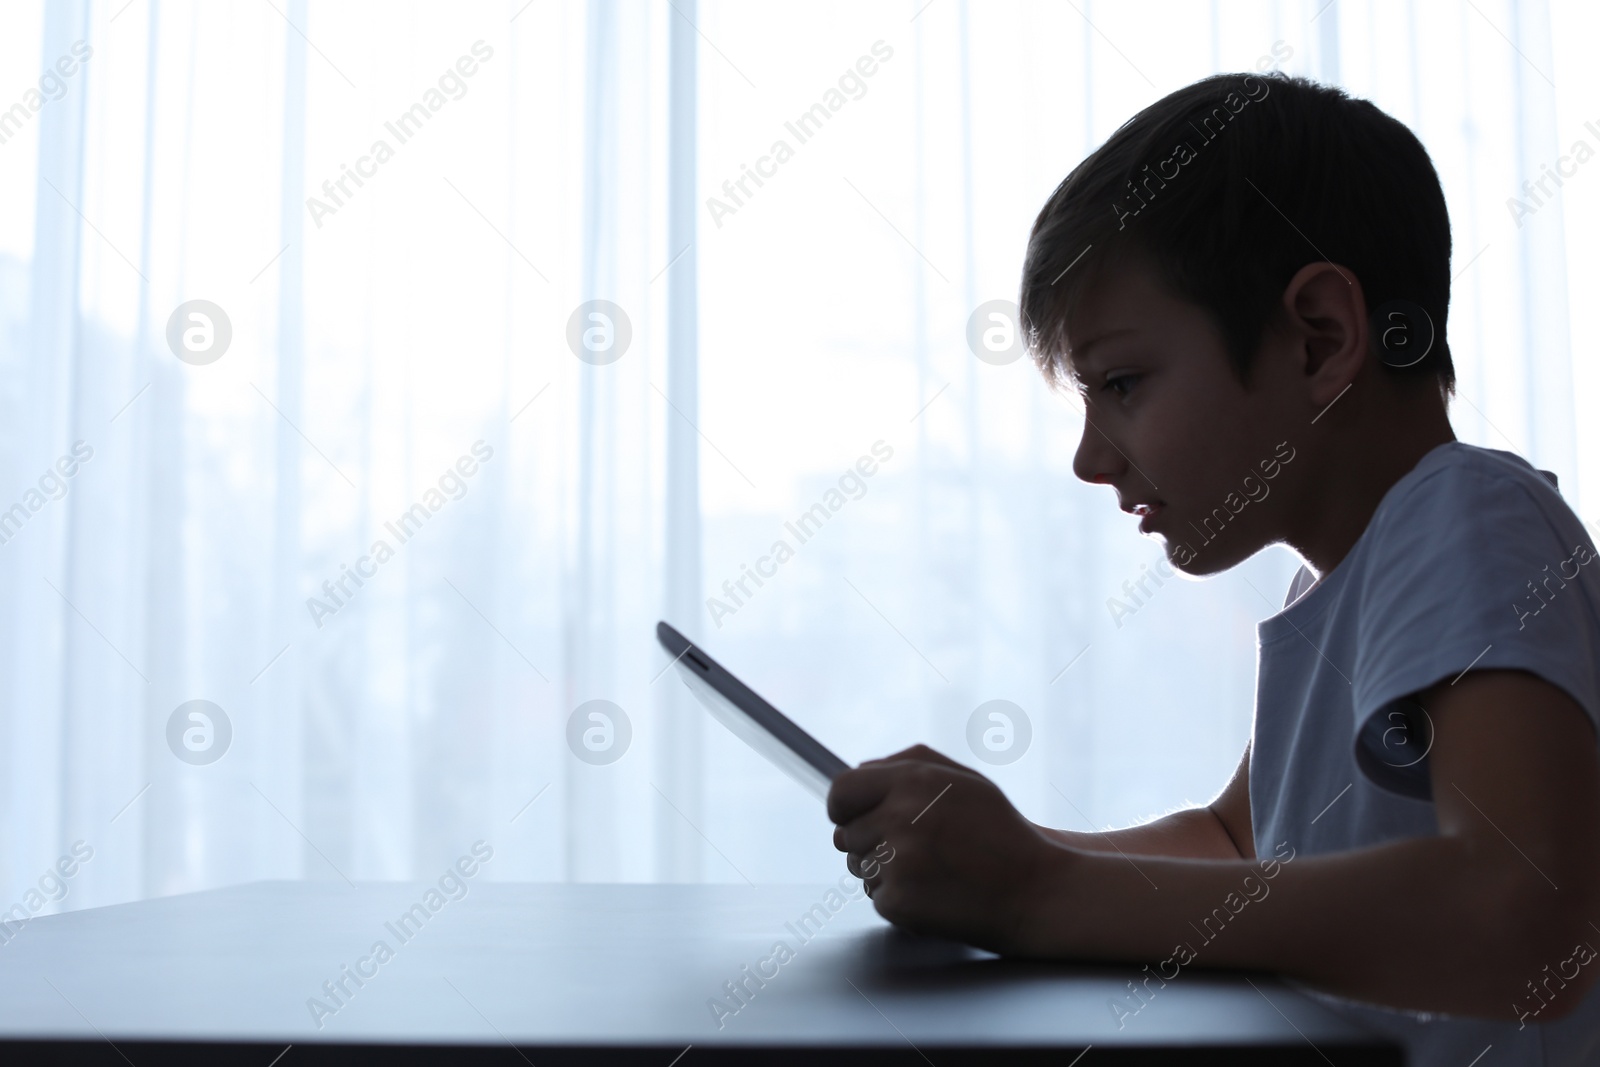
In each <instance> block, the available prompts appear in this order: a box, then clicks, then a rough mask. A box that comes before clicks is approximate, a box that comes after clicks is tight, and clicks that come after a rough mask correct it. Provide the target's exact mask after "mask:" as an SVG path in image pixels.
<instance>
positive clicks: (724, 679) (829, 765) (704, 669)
mask: <svg viewBox="0 0 1600 1067" xmlns="http://www.w3.org/2000/svg"><path fill="white" fill-rule="evenodd" d="M656 640H658V641H660V642H661V647H662V648H664V649H666V650H667V654H668V655H669V656H671V657H672V659H673V666H674V667H675V668H676V669H677V671H678V676H679V677H680V678H682V679H683V683H684V684H685V685H686V686H688V687H689V691H690V692H692V693H693V694H694V695H695V698H696V699H697V700H699V701H700V703H701V704H702V705H703V706H704V707H705V709H706V710H707V711H709V712H710V713H711V715H712V717H713V718H715V719H716V720H717V721H718V722H720V723H722V725H724V726H726V727H727V728H728V729H729V730H732V731H733V733H734V734H735V735H736V736H737V737H738V738H739V739H740V740H741V741H743V742H744V743H745V744H747V745H749V746H750V747H751V748H753V749H755V750H756V751H757V752H759V753H761V754H762V755H763V756H765V757H766V758H767V759H768V760H769V761H771V762H772V763H774V764H776V765H777V766H778V768H779V769H780V770H782V771H783V772H784V773H785V774H787V775H788V776H789V777H790V778H793V779H794V780H795V781H796V782H799V783H800V784H801V785H803V786H804V787H805V788H806V789H808V790H810V791H811V792H812V793H815V794H816V795H817V796H818V797H821V798H822V799H824V800H826V799H827V796H828V786H829V785H831V784H832V782H833V779H834V776H835V775H837V774H838V773H839V772H840V771H843V770H848V769H849V767H850V765H849V764H848V763H846V762H845V761H844V760H842V759H840V758H839V757H838V756H835V755H834V754H833V753H832V752H829V751H828V750H827V748H825V747H824V746H823V745H822V743H821V742H820V741H818V740H817V739H816V738H814V737H812V736H811V735H810V734H808V733H806V732H805V731H804V730H802V729H800V727H798V726H796V725H795V724H794V723H793V722H792V721H791V720H790V719H789V717H788V716H787V715H785V714H783V712H781V711H779V710H778V709H777V708H775V707H773V706H772V705H771V704H768V703H767V702H766V701H765V700H762V699H761V697H760V696H758V695H757V694H756V692H755V690H753V689H751V688H750V687H749V686H747V685H745V684H744V683H743V682H741V681H739V679H737V678H735V677H734V676H733V675H732V674H731V673H729V672H728V670H727V669H726V668H724V667H723V666H722V664H720V663H718V662H717V661H716V660H714V659H712V658H711V657H710V656H708V655H707V654H706V652H705V650H704V649H702V648H701V647H700V646H699V645H696V644H695V643H694V642H693V641H690V640H689V639H688V638H687V637H685V636H683V635H682V634H681V633H679V632H678V631H677V630H675V629H673V628H672V627H671V626H669V625H667V624H666V623H665V622H658V623H657V624H656Z"/></svg>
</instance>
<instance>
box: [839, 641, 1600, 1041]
mask: <svg viewBox="0 0 1600 1067" xmlns="http://www.w3.org/2000/svg"><path fill="white" fill-rule="evenodd" d="M1419 702H1420V703H1421V704H1422V705H1423V706H1424V707H1425V708H1427V709H1428V711H1429V714H1430V716H1431V719H1432V721H1433V724H1434V728H1435V735H1434V745H1433V749H1432V751H1431V753H1430V761H1431V771H1432V779H1433V795H1434V804H1435V811H1436V816H1437V821H1438V827H1439V833H1438V835H1436V836H1433V837H1418V838H1407V839H1402V840H1396V841H1390V842H1386V843H1384V844H1381V845H1376V846H1371V847H1366V848H1359V849H1352V850H1349V851H1344V852H1338V853H1327V854H1323V855H1315V856H1312V855H1306V856H1300V857H1298V858H1296V857H1295V854H1294V852H1293V851H1292V849H1293V848H1294V845H1295V842H1294V841H1293V840H1289V841H1288V842H1286V843H1285V846H1282V847H1280V848H1279V849H1278V850H1277V859H1270V858H1269V859H1267V860H1265V861H1264V862H1262V863H1259V864H1258V863H1255V862H1250V861H1243V860H1231V861H1230V860H1195V859H1175V858H1168V857H1160V856H1156V857H1139V858H1138V859H1137V860H1134V859H1131V858H1126V857H1123V856H1117V855H1114V854H1103V853H1092V852H1084V851H1081V850H1078V849H1073V848H1068V847H1064V846H1062V845H1060V844H1058V843H1056V842H1054V841H1051V840H1049V839H1048V838H1046V837H1045V836H1044V835H1042V834H1039V833H1038V832H1037V830H1036V828H1035V827H1033V825H1032V824H1031V823H1028V822H1027V821H1026V820H1025V819H1023V818H1022V817H1021V816H1020V815H1019V814H1017V813H1016V811H1015V809H1014V808H1012V807H1011V806H1010V804H1009V803H1008V802H1006V801H1005V798H1004V795H1003V794H1001V793H1000V792H999V790H998V789H997V788H996V787H994V786H993V783H990V782H989V781H988V780H987V779H984V778H982V777H981V776H979V775H973V774H970V773H966V774H956V773H954V772H953V771H952V770H951V769H950V768H948V767H941V766H937V765H933V764H928V763H921V762H916V761H909V762H901V763H891V764H888V765H884V766H878V767H863V768H861V769H858V770H856V771H851V772H846V774H845V775H842V776H840V778H839V779H838V780H836V781H835V783H834V789H833V792H832V793H831V794H830V796H829V814H830V815H831V816H833V817H834V820H835V822H839V823H841V824H842V825H841V828H840V830H839V831H838V832H836V834H835V842H836V844H838V845H839V847H840V848H841V849H842V850H843V851H846V852H849V853H850V854H851V856H850V862H851V865H852V869H853V870H854V869H857V866H856V865H857V863H858V859H859V857H864V856H865V855H867V854H868V853H870V852H871V850H872V848H873V847H874V845H875V844H876V843H877V842H880V841H884V840H888V841H889V842H890V843H891V844H893V845H894V847H895V851H894V853H893V860H892V861H891V862H885V863H883V864H882V866H881V867H880V868H879V869H878V870H877V871H876V872H875V873H874V874H873V876H872V877H870V878H869V879H868V885H869V887H870V888H871V890H872V899H873V904H874V906H875V907H876V908H877V910H878V911H879V913H880V914H882V915H883V916H884V917H885V918H887V919H889V920H890V921H892V922H895V923H898V924H901V925H904V926H907V927H910V928H912V929H916V930H924V931H928V932H936V933H942V934H945V935H946V936H953V937H958V938H962V939H964V940H967V941H969V942H970V943H973V944H977V945H980V946H982V947H985V948H991V949H993V950H994V951H998V952H1003V953H1008V954H1013V955H1025V956H1041V957H1050V958H1072V959H1098V960H1125V961H1130V962H1135V963H1139V962H1148V963H1151V964H1153V965H1155V966H1154V969H1155V970H1156V971H1158V972H1159V973H1160V975H1161V977H1162V978H1164V979H1168V980H1170V979H1171V978H1173V977H1174V976H1175V974H1176V971H1175V970H1174V968H1180V969H1181V968H1182V967H1183V966H1187V965H1188V964H1190V963H1198V964H1200V965H1201V966H1206V967H1242V968H1252V969H1261V970H1269V971H1276V972H1279V973H1283V974H1288V975H1292V976H1295V977H1297V978H1301V979H1303V980H1305V981H1307V982H1308V983H1310V984H1311V985H1313V986H1315V987H1318V988H1320V989H1324V990H1326V991H1328V992H1331V993H1335V994H1339V995H1343V996H1348V997H1351V998H1355V999H1359V1000H1365V1001H1370V1002H1375V1003H1380V1004H1387V1005H1390V1006H1394V1007H1399V1008H1408V1009H1412V1010H1419V1011H1438V1012H1449V1013H1457V1014H1467V1015H1478V1016H1485V1017H1489V1018H1500V1019H1523V1018H1527V1017H1529V1016H1531V1015H1533V1014H1535V1013H1537V1014H1538V1021H1540V1022H1548V1021H1550V1020H1552V1019H1557V1018H1561V1017H1564V1016H1565V1015H1566V1014H1568V1013H1570V1012H1571V1011H1572V1010H1573V1009H1574V1008H1576V1007H1577V1006H1578V1004H1579V1002H1580V1001H1581V1000H1582V999H1583V997H1584V994H1585V993H1586V992H1587V991H1588V989H1589V988H1590V987H1591V985H1592V983H1593V982H1594V981H1595V979H1596V977H1597V976H1600V960H1597V959H1596V958H1595V955H1594V952H1593V950H1592V948H1590V947H1589V946H1594V945H1600V927H1597V926H1594V925H1591V923H1592V922H1593V923H1600V750H1597V746H1596V741H1595V733H1594V730H1593V727H1592V726H1591V724H1590V722H1589V719H1588V716H1587V715H1586V714H1585V713H1584V711H1583V709H1582V708H1581V707H1579V706H1578V704H1577V703H1576V702H1575V701H1573V700H1572V698H1571V697H1570V696H1568V695H1567V694H1566V693H1565V692H1564V691H1563V690H1561V689H1559V688H1558V687H1556V686H1554V685H1552V684H1551V683H1549V682H1546V681H1544V680H1543V679H1541V678H1538V677H1536V676H1534V675H1531V674H1527V673H1525V672H1521V671H1510V670H1484V671H1474V672H1470V673H1468V674H1466V675H1465V676H1463V677H1462V678H1460V679H1458V681H1457V682H1456V683H1454V684H1445V683H1441V684H1439V685H1437V686H1435V687H1434V688H1433V689H1431V690H1429V691H1427V692H1425V693H1423V694H1421V695H1420V696H1419ZM941 790H945V791H948V793H949V795H948V796H944V795H943V793H942V792H941ZM935 794H939V795H940V796H942V797H943V799H941V800H939V801H938V802H937V803H935V804H931V805H930V803H929V801H930V799H932V798H933V797H934V796H935ZM919 813H920V814H919ZM914 816H915V817H916V818H915V819H914V818H913V817H914ZM1530 983H1532V984H1536V985H1537V986H1538V988H1539V989H1540V990H1541V991H1542V992H1543V997H1542V998H1541V999H1535V998H1534V996H1533V994H1532V992H1531V989H1532V988H1533V986H1532V985H1530ZM1546 1002H1548V1003H1546Z"/></svg>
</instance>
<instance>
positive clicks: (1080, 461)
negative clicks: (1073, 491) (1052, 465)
mask: <svg viewBox="0 0 1600 1067" xmlns="http://www.w3.org/2000/svg"><path fill="white" fill-rule="evenodd" d="M1126 464H1127V461H1126V460H1125V459H1123V457H1122V453H1120V452H1118V451H1117V449H1116V448H1115V447H1113V446H1112V444H1111V442H1110V441H1109V440H1107V439H1106V436H1105V434H1104V433H1102V432H1101V431H1100V430H1099V429H1098V428H1097V427H1095V426H1094V424H1093V423H1091V422H1090V421H1089V413H1088V410H1087V409H1085V411H1084V415H1083V436H1082V437H1080V438H1079V439H1078V451H1077V452H1076V453H1075V454H1074V455H1073V457H1072V473H1073V474H1075V475H1077V476H1078V477H1079V478H1080V479H1081V480H1083V481H1085V482H1088V483H1090V484H1091V485H1104V484H1106V483H1108V482H1114V481H1115V480H1116V479H1117V478H1118V477H1120V476H1121V474H1122V472H1123V468H1124V467H1125V466H1126Z"/></svg>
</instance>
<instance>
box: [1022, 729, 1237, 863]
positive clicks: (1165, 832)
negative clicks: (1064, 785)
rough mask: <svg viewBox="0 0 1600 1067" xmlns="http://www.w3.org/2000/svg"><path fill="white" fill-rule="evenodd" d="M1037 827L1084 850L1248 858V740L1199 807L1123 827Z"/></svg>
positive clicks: (1051, 836) (1050, 836)
mask: <svg viewBox="0 0 1600 1067" xmlns="http://www.w3.org/2000/svg"><path fill="white" fill-rule="evenodd" d="M1039 829H1040V830H1041V831H1042V832H1043V833H1044V834H1045V836H1046V837H1048V838H1050V839H1051V840H1053V841H1056V842H1059V843H1060V844H1063V845H1067V846H1068V847H1070V848H1075V849H1079V850H1081V851H1084V852H1119V853H1121V854H1123V855H1126V856H1176V857H1184V858H1188V859H1212V860H1222V859H1227V860H1237V859H1246V860H1251V859H1255V857H1256V849H1255V838H1254V837H1253V836H1251V829H1250V746H1249V745H1248V744H1246V745H1245V746H1244V758H1243V759H1241V760H1240V761H1239V767H1238V769H1237V770H1235V771H1234V772H1233V778H1232V779H1230V780H1229V782H1228V785H1227V787H1226V788H1224V789H1223V791H1222V793H1221V795H1220V796H1218V797H1217V799H1216V800H1213V801H1212V802H1211V803H1210V804H1209V805H1207V806H1206V807H1203V808H1185V809H1183V810H1182V811H1175V812H1173V813H1172V814H1170V815H1163V816H1162V817H1161V818H1159V819H1152V820H1151V821H1150V822H1147V823H1141V824H1140V825H1138V826H1130V827H1127V828H1126V829H1123V830H1103V831H1099V832H1095V833H1083V832H1079V831H1077V830H1057V829H1055V828H1053V827H1049V826H1040V827H1039Z"/></svg>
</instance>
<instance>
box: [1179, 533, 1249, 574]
mask: <svg viewBox="0 0 1600 1067" xmlns="http://www.w3.org/2000/svg"><path fill="white" fill-rule="evenodd" d="M1232 542H1233V539H1232V538H1218V539H1217V540H1215V541H1208V542H1206V543H1205V544H1202V545H1200V546H1199V547H1196V546H1195V545H1194V544H1193V543H1192V542H1185V541H1167V542H1166V543H1165V545H1164V546H1163V548H1164V550H1165V552H1166V555H1167V562H1168V563H1170V564H1172V566H1173V569H1175V570H1177V571H1178V572H1179V573H1180V574H1183V575H1184V576H1186V577H1189V578H1209V577H1211V576H1212V575H1213V574H1221V573H1222V572H1223V571H1225V570H1228V569H1229V568H1232V567H1236V566H1238V565H1239V564H1241V563H1243V562H1244V561H1245V560H1247V559H1249V558H1250V557H1251V556H1253V555H1255V554H1256V552H1257V550H1258V549H1257V548H1252V547H1250V546H1248V545H1238V544H1234V543H1232Z"/></svg>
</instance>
